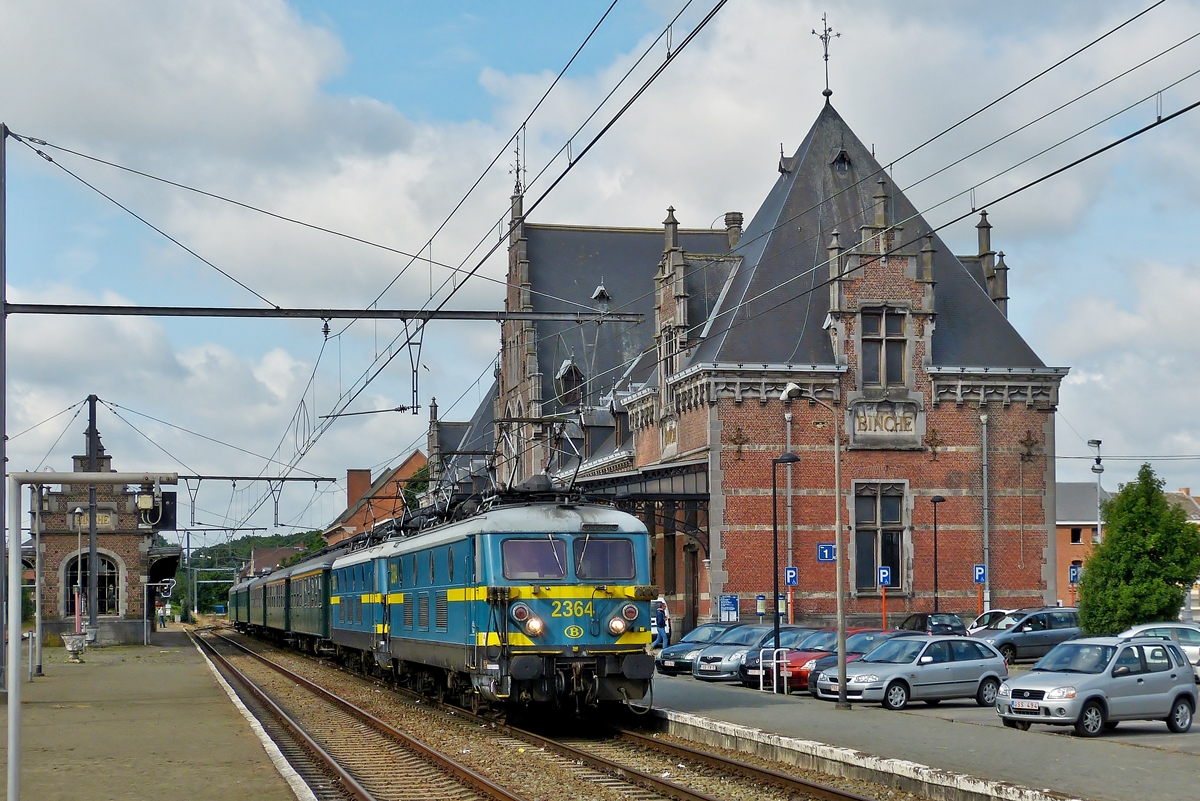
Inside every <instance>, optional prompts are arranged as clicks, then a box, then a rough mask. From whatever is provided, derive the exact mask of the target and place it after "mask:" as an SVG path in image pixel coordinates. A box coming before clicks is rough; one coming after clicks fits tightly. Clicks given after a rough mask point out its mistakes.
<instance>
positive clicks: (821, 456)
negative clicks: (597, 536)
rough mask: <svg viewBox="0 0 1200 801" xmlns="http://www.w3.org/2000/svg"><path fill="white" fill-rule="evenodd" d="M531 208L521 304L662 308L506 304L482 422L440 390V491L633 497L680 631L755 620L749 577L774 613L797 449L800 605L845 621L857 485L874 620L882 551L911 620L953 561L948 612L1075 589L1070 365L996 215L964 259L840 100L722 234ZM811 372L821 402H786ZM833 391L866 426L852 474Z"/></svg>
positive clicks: (857, 434) (857, 557) (857, 617)
mask: <svg viewBox="0 0 1200 801" xmlns="http://www.w3.org/2000/svg"><path fill="white" fill-rule="evenodd" d="M522 202H523V198H522V196H521V192H520V187H519V186H518V191H517V192H516V194H515V195H514V197H513V224H512V229H511V233H510V238H509V274H508V281H509V289H508V296H507V299H506V304H505V306H506V309H508V310H514V311H516V310H531V311H576V310H578V309H580V308H581V307H591V308H594V309H596V310H597V311H613V312H616V311H622V312H640V313H642V314H643V315H644V318H643V321H642V322H640V323H608V322H602V323H589V324H586V325H576V324H573V323H560V322H540V321H539V322H536V323H534V322H522V321H510V322H506V323H505V324H504V326H503V335H502V341H501V353H500V359H499V367H498V369H497V375H496V383H495V385H494V386H493V389H492V394H491V396H490V398H488V399H487V400H485V401H484V403H483V404H482V405H481V406H480V408H479V409H478V410H477V412H476V413H475V415H474V416H473V418H472V419H471V420H470V421H467V422H460V423H455V422H446V421H441V420H438V419H437V416H436V405H435V406H434V408H433V419H432V420H431V424H430V430H429V443H428V444H429V453H430V470H431V478H432V480H433V484H434V485H435V486H436V484H437V483H438V482H439V481H440V482H443V484H445V483H451V484H453V483H457V484H458V485H459V486H460V487H467V486H469V485H471V484H474V485H475V486H479V485H480V483H481V478H483V477H485V476H486V474H487V473H488V472H489V471H494V478H495V480H497V481H498V482H500V483H501V484H506V483H509V482H517V481H520V480H522V479H524V478H527V477H529V476H532V475H534V474H538V473H542V472H548V473H550V474H551V475H552V476H555V477H557V478H561V479H564V480H570V478H571V477H572V476H576V482H577V484H578V485H579V486H580V487H582V488H583V489H584V490H585V491H588V492H591V493H595V494H599V495H606V496H608V497H611V498H613V499H614V500H615V501H616V502H617V503H618V504H619V505H620V506H622V507H624V508H626V509H628V510H630V511H631V512H633V513H635V514H637V515H638V516H639V517H641V518H642V519H643V520H644V521H645V522H646V525H647V526H648V527H649V529H650V531H651V533H652V535H653V537H654V576H655V581H656V583H657V584H658V586H659V587H660V589H661V591H662V592H663V594H664V595H665V596H666V598H667V600H668V604H669V607H670V610H671V614H672V618H673V619H674V621H675V627H674V630H675V632H676V635H677V636H678V634H679V633H681V632H682V631H686V630H688V629H690V628H691V627H693V626H694V625H695V624H696V623H697V622H701V621H704V620H709V619H717V618H718V616H719V615H721V614H722V610H723V616H724V617H726V618H728V617H730V616H731V615H732V614H735V613H734V612H733V602H732V597H736V598H737V601H738V604H737V608H738V611H737V613H736V614H737V615H739V616H740V618H741V619H742V620H754V619H755V613H756V604H755V601H756V596H759V595H766V596H767V597H768V598H769V597H770V594H771V588H772V575H771V572H772V570H771V563H772V560H771V555H772V530H773V529H772V506H771V504H772V488H771V487H772V484H771V470H772V459H775V458H776V457H778V456H780V454H783V453H785V452H787V451H791V452H794V453H795V454H797V455H798V456H799V462H797V463H796V464H794V465H791V466H790V467H789V466H784V465H781V466H780V467H779V468H778V474H777V475H778V487H779V490H778V507H777V508H778V518H779V547H780V559H779V562H780V572H781V575H780V578H779V585H780V588H781V590H782V589H783V588H784V586H785V580H784V577H783V575H782V573H783V567H784V566H787V565H789V564H791V565H794V566H796V567H797V568H798V572H799V579H798V583H797V585H796V586H795V588H794V590H793V593H794V601H793V608H792V614H793V615H794V617H795V619H797V620H799V619H805V620H809V621H814V620H819V621H828V620H831V619H832V617H833V615H834V611H835V605H836V593H835V581H836V575H835V566H834V563H832V562H830V561H825V560H826V559H827V558H829V557H831V556H832V552H831V549H830V548H829V547H822V546H823V545H824V546H827V544H830V543H833V542H834V509H835V504H839V503H840V504H841V505H842V520H843V525H844V531H845V547H846V553H845V570H846V576H845V579H846V585H845V586H846V591H847V595H848V600H847V613H848V616H849V618H850V620H851V621H852V622H854V623H864V624H865V623H878V622H879V616H880V612H881V594H882V593H881V587H880V586H879V583H878V579H879V570H878V568H879V567H881V566H886V567H889V568H890V569H891V570H890V572H891V586H889V587H888V588H887V601H888V613H889V617H892V616H893V615H894V616H896V618H895V619H896V622H898V621H899V617H900V616H902V615H904V614H907V613H909V612H913V611H930V610H932V609H933V608H934V585H935V578H936V582H937V586H938V602H939V606H940V608H941V610H943V611H956V612H960V613H962V614H963V616H964V617H968V616H973V615H974V613H975V609H976V604H977V597H978V596H977V593H978V592H979V590H980V589H982V588H986V591H987V594H988V596H989V597H988V598H987V603H988V605H991V606H1005V607H1015V606H1022V605H1030V604H1041V603H1051V604H1053V603H1054V602H1055V599H1056V598H1058V597H1059V596H1060V595H1061V594H1062V593H1061V592H1060V591H1059V589H1058V588H1057V586H1056V583H1057V581H1058V578H1057V572H1056V559H1055V542H1056V540H1055V536H1054V532H1055V514H1054V509H1055V497H1054V488H1055V472H1054V470H1055V465H1054V425H1055V417H1054V413H1055V408H1056V405H1057V401H1058V387H1059V383H1060V382H1061V381H1062V379H1063V377H1064V376H1065V375H1066V374H1067V368H1063V367H1047V366H1046V365H1045V364H1043V362H1042V360H1041V359H1040V358H1038V356H1037V354H1035V353H1034V352H1033V350H1032V349H1031V348H1030V347H1029V345H1027V344H1026V343H1025V341H1024V340H1023V339H1022V338H1021V335H1020V334H1019V333H1018V332H1017V331H1016V329H1014V328H1013V326H1012V324H1011V323H1009V321H1008V319H1007V303H1008V291H1007V283H1008V281H1007V275H1008V267H1007V266H1006V265H1005V263H1004V254H1003V253H997V252H995V251H993V249H992V238H991V225H990V224H989V223H988V220H987V214H986V213H981V214H980V219H979V223H978V226H977V229H978V252H977V253H975V254H972V255H968V256H956V255H954V254H953V253H951V251H950V250H949V249H948V248H947V246H946V244H945V243H944V242H943V241H942V240H941V239H940V238H939V237H938V236H937V234H935V233H932V232H931V230H930V226H929V224H928V223H927V222H926V221H925V220H924V219H923V218H922V217H921V216H920V214H919V213H918V212H917V210H916V209H915V208H914V207H913V205H912V204H911V203H910V202H909V201H908V199H907V198H905V197H904V195H903V194H902V193H901V192H900V191H899V189H898V188H897V187H895V186H894V185H892V183H891V181H890V180H888V178H887V175H886V172H885V171H884V170H883V168H882V167H881V166H880V164H879V163H878V162H877V161H876V160H875V158H874V157H873V156H872V154H871V151H870V150H869V149H868V148H866V147H864V146H863V143H862V142H861V141H860V140H859V139H858V137H857V136H855V134H854V132H853V131H851V130H850V128H849V126H848V125H847V124H846V122H845V121H844V120H843V119H842V118H841V116H839V114H838V113H837V112H836V111H835V110H834V108H833V106H832V105H830V103H829V102H828V100H826V103H825V106H824V107H823V108H822V109H821V111H820V114H819V115H818V116H817V119H816V122H815V123H814V124H813V126H812V128H811V130H809V132H808V134H807V135H806V136H805V137H804V140H803V142H801V144H800V147H799V149H798V150H797V151H796V153H795V155H794V156H791V157H790V158H789V157H783V158H781V159H780V162H779V177H778V178H777V179H776V180H775V184H774V186H773V187H772V188H771V190H770V192H769V193H768V194H767V196H766V198H765V200H764V201H763V203H762V205H761V206H760V207H759V209H758V212H757V213H756V214H755V215H754V216H753V218H752V219H751V221H750V223H749V225H747V226H746V227H745V228H744V229H743V227H742V221H743V215H742V214H740V213H738V212H730V213H728V214H726V215H725V227H724V228H723V229H687V228H683V227H681V225H680V223H679V222H678V221H677V220H676V216H675V210H674V209H668V210H667V216H666V220H665V221H664V222H663V224H662V226H661V227H655V228H615V227H607V226H600V225H547V224H540V223H537V222H534V221H530V220H526V219H524V217H523V215H522ZM681 214H682V212H681ZM789 383H794V384H796V385H798V386H799V387H800V391H799V393H798V394H799V395H800V396H801V397H798V398H796V399H789V400H781V394H782V393H783V391H784V389H785V387H786V386H787V385H788V384H789ZM810 396H811V397H810ZM813 398H815V400H813ZM823 404H828V405H829V407H832V409H833V410H836V414H837V415H838V420H839V428H840V431H841V434H842V442H841V445H842V474H841V475H842V482H841V486H840V487H836V488H835V487H834V439H833V431H834V426H833V419H834V418H833V416H832V413H831V409H830V408H827V407H826V406H825V405H823ZM548 418H552V419H548ZM488 454H491V456H488ZM789 473H790V477H789ZM789 486H790V489H789ZM937 496H941V497H942V498H944V499H945V500H944V501H943V502H939V505H938V507H939V508H938V511H937V532H936V540H937V544H936V551H937V560H936V563H935V559H934V553H935V529H934V504H933V503H932V501H931V499H933V498H934V497H937ZM985 543H986V548H985ZM789 554H790V556H789ZM976 564H987V566H988V574H987V576H986V584H984V585H982V587H980V586H977V584H976V582H975V574H974V566H975V565H976ZM935 571H936V576H935ZM768 610H769V601H768ZM766 619H767V620H769V611H768V617H767V618H766ZM968 619H969V618H968Z"/></svg>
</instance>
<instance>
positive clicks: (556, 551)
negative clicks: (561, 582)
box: [500, 537, 567, 580]
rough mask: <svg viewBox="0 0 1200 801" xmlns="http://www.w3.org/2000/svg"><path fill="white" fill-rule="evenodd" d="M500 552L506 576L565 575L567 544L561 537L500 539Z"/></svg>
mask: <svg viewBox="0 0 1200 801" xmlns="http://www.w3.org/2000/svg"><path fill="white" fill-rule="evenodd" d="M500 554H501V557H502V559H503V562H504V577H505V578H506V579H513V580H523V579H525V580H527V579H539V580H540V579H561V578H566V575H567V544H566V543H565V542H563V541H562V540H559V539H553V540H552V539H548V538H546V537H540V538H538V539H535V540H505V541H504V542H502V543H500Z"/></svg>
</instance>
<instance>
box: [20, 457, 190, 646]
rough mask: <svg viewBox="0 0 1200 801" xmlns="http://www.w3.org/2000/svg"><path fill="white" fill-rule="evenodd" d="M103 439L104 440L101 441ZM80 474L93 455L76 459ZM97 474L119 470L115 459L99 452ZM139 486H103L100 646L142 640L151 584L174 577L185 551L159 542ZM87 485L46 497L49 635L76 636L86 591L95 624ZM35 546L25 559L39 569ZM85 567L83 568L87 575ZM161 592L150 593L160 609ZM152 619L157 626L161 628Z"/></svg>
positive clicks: (99, 507)
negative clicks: (78, 594)
mask: <svg viewBox="0 0 1200 801" xmlns="http://www.w3.org/2000/svg"><path fill="white" fill-rule="evenodd" d="M97 442H99V437H97ZM73 462H74V466H73V468H72V469H73V471H74V472H76V473H79V472H86V471H87V469H88V458H87V456H75V457H73ZM96 465H97V471H98V472H105V473H107V472H114V471H113V467H112V456H110V455H108V454H107V453H105V452H104V448H103V446H100V447H99V450H98V451H97V455H96ZM139 489H141V488H140V487H125V486H115V485H112V484H99V485H97V486H96V553H97V561H98V563H99V569H98V570H97V572H96V577H97V594H96V601H97V603H96V623H97V627H98V632H97V637H98V640H99V642H100V643H101V644H117V643H140V642H141V641H142V627H143V623H142V621H143V617H142V615H143V603H144V597H145V587H144V585H145V584H146V583H147V582H151V583H155V582H159V581H162V580H164V579H168V578H174V577H175V571H176V569H177V567H178V565H179V559H180V557H181V555H182V553H183V551H182V549H181V548H180V547H179V546H176V545H162V544H159V541H158V535H157V534H156V533H155V531H154V530H153V529H152V527H151V525H149V524H147V523H146V522H145V521H144V520H143V519H142V518H141V514H140V513H139V512H138V509H137V493H138V490H139ZM88 508H89V504H88V485H87V484H64V485H62V486H61V487H59V488H57V489H55V488H53V487H50V488H48V489H47V491H45V492H43V494H42V510H41V513H40V515H38V516H37V517H36V518H34V519H38V520H40V521H41V527H40V541H41V566H42V615H43V621H44V622H43V630H44V632H45V634H47V635H54V634H60V633H62V632H65V631H72V630H73V628H74V625H75V621H74V618H75V602H76V598H75V591H74V588H75V586H76V585H77V584H81V586H82V588H83V600H82V605H81V613H82V618H83V623H84V624H85V625H86V624H87V622H88V610H87V585H88V558H89V551H88V533H89V516H88ZM32 556H33V554H32V549H30V553H29V555H28V557H26V560H25V561H26V562H27V563H29V566H30V567H32V562H33V558H32ZM80 566H82V571H80ZM156 598H157V589H154V588H151V590H150V608H151V610H153V607H154V602H155V599H156ZM153 618H154V615H153V614H151V615H150V616H149V619H150V620H151V623H150V625H151V627H152V628H153V626H154V620H153Z"/></svg>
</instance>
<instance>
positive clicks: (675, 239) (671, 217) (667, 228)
mask: <svg viewBox="0 0 1200 801" xmlns="http://www.w3.org/2000/svg"><path fill="white" fill-rule="evenodd" d="M663 233H664V234H665V236H666V243H665V244H666V246H665V247H664V248H663V250H674V249H675V248H677V247H679V220H676V219H675V207H674V206H667V219H665V220H663Z"/></svg>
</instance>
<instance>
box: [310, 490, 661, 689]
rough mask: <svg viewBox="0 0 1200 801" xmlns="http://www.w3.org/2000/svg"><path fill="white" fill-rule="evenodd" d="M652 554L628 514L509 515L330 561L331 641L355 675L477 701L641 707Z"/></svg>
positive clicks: (558, 507)
mask: <svg viewBox="0 0 1200 801" xmlns="http://www.w3.org/2000/svg"><path fill="white" fill-rule="evenodd" d="M649 576H650V550H649V539H648V536H647V533H646V528H645V526H644V525H643V524H642V522H641V521H640V520H638V519H637V518H636V517H633V516H632V515H629V514H626V513H624V512H620V511H617V510H616V509H613V508H611V507H606V506H598V505H593V504H587V503H549V502H547V503H521V504H512V505H507V506H504V505H497V506H495V507H493V508H491V509H489V510H488V511H485V512H482V513H480V514H477V515H474V516H472V517H469V518H467V519H465V520H461V521H458V522H453V523H446V524H443V525H440V526H435V527H433V528H430V529H428V530H426V531H424V532H421V533H420V534H416V535H413V536H408V537H399V538H395V539H390V540H387V541H385V542H382V543H381V544H378V545H375V546H372V547H368V548H363V549H361V550H356V551H352V552H350V553H346V554H344V555H342V556H340V557H338V558H337V559H336V560H335V561H334V562H333V570H332V577H331V578H332V585H331V591H330V605H331V610H332V612H331V623H330V628H331V637H332V640H333V642H334V643H335V645H336V646H337V648H338V650H339V652H341V653H342V654H343V655H345V656H347V657H348V658H350V659H354V658H358V659H360V660H362V662H363V663H364V667H375V666H377V667H378V668H380V669H384V670H391V671H393V672H394V674H395V675H396V677H397V678H398V679H400V680H403V681H405V682H406V683H408V684H410V685H411V686H414V687H417V688H419V689H421V690H423V691H426V692H432V693H434V694H435V695H438V696H444V695H449V696H450V697H452V698H455V699H456V700H459V701H460V702H463V703H464V704H466V705H468V706H471V707H476V706H477V705H478V704H479V703H480V702H520V703H525V702H550V701H554V702H558V703H574V704H575V705H580V704H596V703H599V702H608V701H615V702H620V701H629V700H640V699H642V698H643V697H644V696H645V694H646V692H647V690H648V688H649V685H650V679H651V677H652V675H653V672H654V662H653V657H652V656H651V655H649V654H648V653H647V652H646V645H647V644H648V643H649V642H650V608H649V602H650V600H651V599H652V598H653V597H655V594H656V593H655V590H654V588H653V587H651V586H649Z"/></svg>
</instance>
